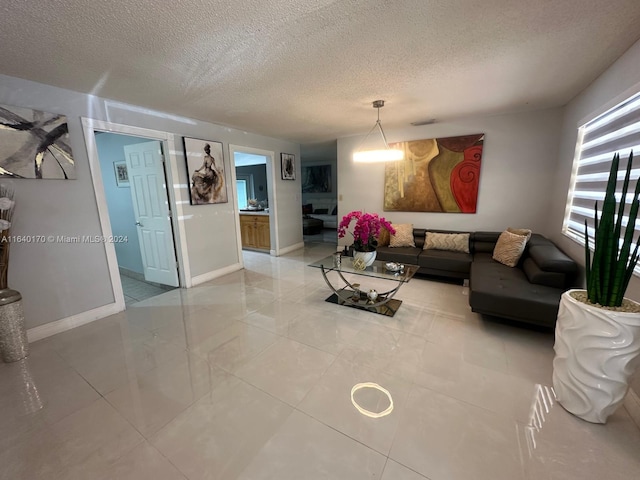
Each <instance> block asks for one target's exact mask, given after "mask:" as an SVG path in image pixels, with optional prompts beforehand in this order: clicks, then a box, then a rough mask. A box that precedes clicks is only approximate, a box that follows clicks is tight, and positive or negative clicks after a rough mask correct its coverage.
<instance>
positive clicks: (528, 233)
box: [507, 227, 531, 242]
mask: <svg viewBox="0 0 640 480" xmlns="http://www.w3.org/2000/svg"><path fill="white" fill-rule="evenodd" d="M507 232H510V233H515V234H516V235H522V236H524V237H527V242H528V241H529V239H530V238H531V230H529V229H528V228H511V227H509V228H507Z"/></svg>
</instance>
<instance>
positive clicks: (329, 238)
mask: <svg viewBox="0 0 640 480" xmlns="http://www.w3.org/2000/svg"><path fill="white" fill-rule="evenodd" d="M303 237H304V243H328V244H330V245H336V244H337V243H338V230H336V229H335V228H323V229H322V231H321V232H320V233H316V234H314V235H303Z"/></svg>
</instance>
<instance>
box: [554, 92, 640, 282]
mask: <svg viewBox="0 0 640 480" xmlns="http://www.w3.org/2000/svg"><path fill="white" fill-rule="evenodd" d="M631 151H633V152H634V157H635V158H634V161H633V169H632V171H631V180H632V181H631V184H630V185H629V191H628V192H627V198H626V199H625V201H626V203H627V205H628V204H630V203H631V201H632V199H633V190H634V188H635V180H637V179H638V177H640V93H638V94H636V95H634V96H633V97H631V98H629V99H627V100H625V101H624V102H622V103H620V104H618V105H616V106H615V107H613V108H612V109H610V110H608V111H607V112H605V113H603V114H602V115H600V116H598V117H596V118H595V119H593V120H591V121H590V122H588V123H586V124H585V125H583V126H582V127H580V129H579V131H578V143H577V145H576V161H577V166H576V167H577V168H576V169H575V175H574V182H573V185H572V187H571V189H570V190H569V197H568V199H567V205H568V208H567V212H566V215H565V219H564V225H563V233H564V234H565V235H567V236H569V237H570V238H572V239H574V240H575V241H577V242H579V243H580V244H581V245H584V221H585V219H586V220H587V225H588V230H589V236H590V238H591V241H593V236H594V233H595V232H594V229H593V208H594V204H595V202H596V201H597V202H598V216H599V215H600V213H602V201H603V200H604V193H605V190H606V187H607V179H608V178H609V170H610V169H611V161H612V159H613V156H614V154H615V153H619V154H620V165H619V170H618V185H617V190H616V191H617V195H616V198H617V199H618V201H620V197H621V196H622V193H621V192H622V181H623V180H624V173H625V169H626V166H627V161H628V158H629V154H630V153H631ZM626 212H628V208H627V210H626ZM622 224H623V226H624V227H625V228H626V226H627V217H626V216H625V217H623V222H622ZM635 230H636V234H635V235H634V238H636V239H637V238H638V234H639V233H640V222H638V223H637V224H636V228H635ZM591 246H592V247H593V245H591ZM636 273H640V267H638V268H636Z"/></svg>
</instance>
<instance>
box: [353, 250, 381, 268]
mask: <svg viewBox="0 0 640 480" xmlns="http://www.w3.org/2000/svg"><path fill="white" fill-rule="evenodd" d="M377 254H378V252H377V251H375V250H374V251H373V252H355V251H354V252H353V258H354V259H356V258H361V259H362V261H363V262H364V265H365V267H370V266H371V265H372V264H373V262H375V260H376V255H377Z"/></svg>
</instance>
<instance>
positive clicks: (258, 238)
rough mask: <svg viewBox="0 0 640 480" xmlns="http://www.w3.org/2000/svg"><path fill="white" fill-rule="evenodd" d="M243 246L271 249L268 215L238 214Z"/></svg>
mask: <svg viewBox="0 0 640 480" xmlns="http://www.w3.org/2000/svg"><path fill="white" fill-rule="evenodd" d="M240 235H241V237H242V247H243V248H258V249H261V250H270V249H271V234H270V230H269V216H268V215H240Z"/></svg>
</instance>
